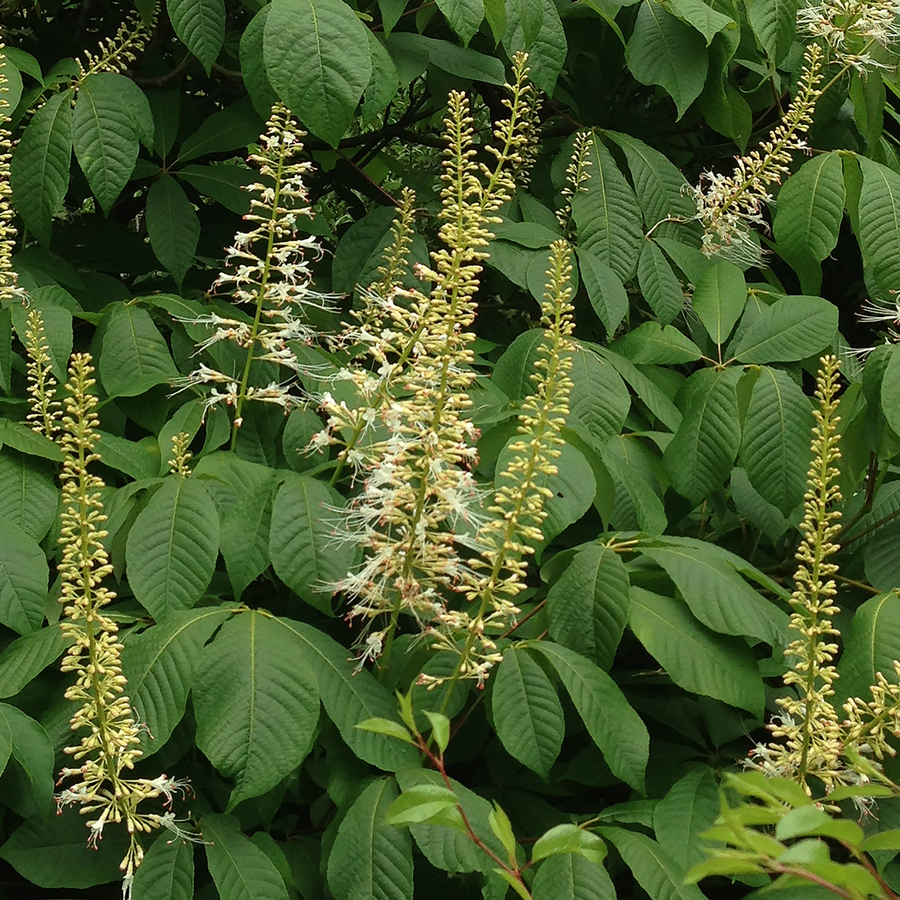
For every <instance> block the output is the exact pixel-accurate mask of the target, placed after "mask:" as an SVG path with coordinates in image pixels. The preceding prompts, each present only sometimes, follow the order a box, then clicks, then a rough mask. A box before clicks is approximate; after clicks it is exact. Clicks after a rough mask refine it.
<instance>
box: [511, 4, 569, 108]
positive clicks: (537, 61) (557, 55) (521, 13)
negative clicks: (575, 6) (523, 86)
mask: <svg viewBox="0 0 900 900" xmlns="http://www.w3.org/2000/svg"><path fill="white" fill-rule="evenodd" d="M529 19H530V20H531V22H529ZM534 22H539V23H540V25H539V27H538V28H537V30H536V32H535V35H534V38H533V39H531V38H529V36H528V31H529V29H530V28H533V27H534V25H533V23H534ZM503 46H504V47H505V48H506V51H507V53H509V54H510V55H512V54H513V53H518V52H519V51H521V50H527V51H528V66H529V68H530V69H531V80H532V81H533V82H534V84H535V86H536V87H537V88H538V89H539V90H541V91H543V92H544V93H545V94H547V95H548V96H550V97H552V96H553V93H554V91H555V90H556V80H557V78H559V73H560V72H561V71H562V67H563V65H564V64H565V61H566V53H567V51H568V44H567V42H566V33H565V31H564V30H563V25H562V21H561V20H560V18H559V11H558V10H557V8H556V4H555V3H553V2H552V0H525V2H521V3H514V2H507V3H506V34H505V35H504V36H503Z"/></svg>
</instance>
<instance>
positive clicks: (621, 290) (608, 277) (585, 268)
mask: <svg viewBox="0 0 900 900" xmlns="http://www.w3.org/2000/svg"><path fill="white" fill-rule="evenodd" d="M575 254H576V256H577V257H578V271H579V272H580V273H581V280H582V281H583V282H584V287H585V290H586V291H587V294H588V300H590V301H591V306H593V307H594V312H596V313H597V316H598V317H599V319H600V321H601V322H602V323H603V327H604V328H605V329H606V333H607V335H609V336H610V337H612V336H613V335H614V334H615V333H616V329H617V328H618V327H619V325H621V324H622V319H624V318H625V316H626V314H627V313H628V294H627V293H626V292H625V287H624V286H623V284H622V282H621V280H620V279H619V276H618V275H616V273H615V272H613V270H612V269H611V268H610V267H609V266H608V265H607V264H606V263H605V262H603V260H602V259H601V258H600V257H599V256H598V255H597V254H596V253H595V252H594V251H593V250H585V249H584V248H583V247H578V248H577V249H576V250H575Z"/></svg>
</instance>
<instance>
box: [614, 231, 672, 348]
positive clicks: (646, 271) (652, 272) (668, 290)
mask: <svg viewBox="0 0 900 900" xmlns="http://www.w3.org/2000/svg"><path fill="white" fill-rule="evenodd" d="M637 276H638V284H639V285H640V288H641V293H642V294H643V295H644V299H645V300H646V301H647V304H648V306H649V307H650V309H652V310H653V312H654V313H656V315H657V317H658V318H659V321H660V322H662V324H663V325H668V324H669V323H670V322H671V321H672V320H673V319H674V318H675V317H676V316H677V315H678V314H679V313H680V312H681V310H682V309H683V307H684V291H682V289H681V285H680V284H679V282H678V279H677V278H676V277H675V272H674V271H673V270H672V266H671V264H670V263H669V261H668V260H667V259H666V257H665V255H664V254H663V252H662V250H660V249H659V247H658V246H657V245H656V243H655V242H654V241H644V246H643V248H642V250H641V255H640V257H639V258H638V266H637ZM646 324H648V325H651V324H653V323H651V322H648V323H646ZM632 333H633V332H632ZM628 336H630V335H628Z"/></svg>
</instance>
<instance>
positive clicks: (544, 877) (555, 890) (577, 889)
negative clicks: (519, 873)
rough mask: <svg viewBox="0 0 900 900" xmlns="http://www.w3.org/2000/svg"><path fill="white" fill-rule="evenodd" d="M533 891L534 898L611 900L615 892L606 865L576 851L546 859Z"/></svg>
mask: <svg viewBox="0 0 900 900" xmlns="http://www.w3.org/2000/svg"><path fill="white" fill-rule="evenodd" d="M531 893H532V896H533V897H534V900H611V898H614V897H615V896H616V890H615V887H614V886H613V883H612V880H611V879H610V877H609V874H608V873H607V871H606V869H604V868H603V866H601V865H598V864H597V863H595V862H591V861H590V860H587V859H585V858H584V857H583V856H579V855H578V854H577V853H565V854H562V855H560V856H551V857H549V858H548V859H545V860H544V861H543V862H542V863H541V864H540V866H539V867H538V870H537V875H536V876H535V878H534V885H533V886H532V889H531Z"/></svg>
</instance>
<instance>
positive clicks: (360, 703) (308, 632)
mask: <svg viewBox="0 0 900 900" xmlns="http://www.w3.org/2000/svg"><path fill="white" fill-rule="evenodd" d="M278 621H279V622H280V623H281V625H282V626H283V627H284V628H287V629H288V630H289V631H290V632H291V633H292V634H294V635H295V636H296V637H297V638H299V640H300V642H301V645H302V646H301V651H302V652H303V653H304V654H305V657H306V659H307V661H308V663H309V665H310V666H311V667H312V669H313V671H314V672H315V674H316V678H317V679H318V682H319V692H320V694H321V697H322V705H323V706H324V707H325V711H326V712H327V713H328V717H329V718H330V719H331V721H332V722H334V724H335V725H336V726H337V729H338V731H340V733H341V737H342V738H343V739H344V742H345V743H346V744H347V746H348V747H349V748H350V749H351V750H352V751H353V753H355V754H356V755H357V756H358V757H359V758H360V759H362V760H364V761H365V762H367V763H370V764H371V765H373V766H377V767H378V768H379V769H384V770H386V771H388V772H397V771H400V770H402V769H406V768H410V767H413V766H415V765H416V764H417V762H418V754H417V753H416V751H415V750H414V749H413V748H412V747H410V746H409V745H408V744H403V743H401V742H400V741H397V740H394V739H393V738H389V737H385V736H384V735H381V734H373V733H372V732H370V731H363V730H361V729H359V728H357V727H356V726H357V725H358V724H359V723H360V722H365V721H366V719H378V718H381V719H396V718H397V700H396V698H395V697H394V695H393V694H392V693H391V692H390V691H389V690H388V689H387V688H386V687H385V686H384V685H383V684H381V683H380V682H379V681H376V680H375V678H374V677H373V675H372V674H371V673H370V672H368V671H366V670H365V669H360V670H357V668H356V667H355V666H354V664H353V662H352V660H349V659H348V658H347V657H348V652H347V648H346V647H343V646H341V645H340V644H339V643H338V642H337V641H335V640H332V639H331V638H330V637H328V635H326V634H323V633H322V632H321V631H319V630H318V629H316V628H313V627H312V626H310V625H306V624H304V623H302V622H296V621H294V620H293V619H279V620H278Z"/></svg>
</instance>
